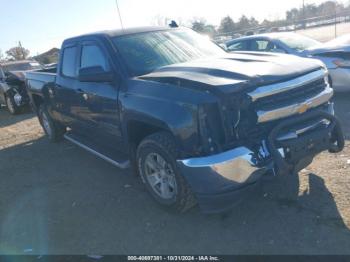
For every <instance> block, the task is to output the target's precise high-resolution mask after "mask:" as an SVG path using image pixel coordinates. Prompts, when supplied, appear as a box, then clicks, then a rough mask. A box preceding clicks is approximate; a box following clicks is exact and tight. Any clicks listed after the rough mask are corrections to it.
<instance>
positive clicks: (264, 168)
mask: <svg viewBox="0 0 350 262" xmlns="http://www.w3.org/2000/svg"><path fill="white" fill-rule="evenodd" d="M60 52H61V53H60V59H59V63H58V66H57V73H52V72H51V73H50V72H43V71H42V72H40V71H36V72H27V73H26V85H27V89H28V93H29V97H30V101H31V104H32V107H33V109H34V111H35V112H36V113H37V115H38V118H39V121H40V123H41V125H42V127H43V129H44V131H45V133H46V134H47V136H48V138H49V139H50V140H51V141H58V140H60V139H61V138H63V137H65V138H66V139H67V140H69V141H71V142H73V143H75V144H77V145H79V146H80V147H82V148H84V149H86V150H88V151H89V152H91V153H93V154H95V155H97V156H99V157H101V158H103V159H104V160H107V161H108V162H110V163H112V164H114V165H116V166H117V167H119V168H127V167H129V166H131V167H133V168H134V170H135V172H136V173H138V174H139V175H140V176H141V179H142V181H143V182H144V184H145V186H146V188H147V189H148V191H149V192H150V194H151V195H152V196H153V197H154V199H155V200H156V201H157V202H158V203H159V204H161V205H163V206H164V207H167V208H169V209H172V210H176V211H185V210H187V209H189V208H190V207H191V206H193V205H194V204H195V203H196V202H198V203H199V206H200V207H201V209H202V210H203V211H204V212H219V211H223V210H226V209H228V208H231V207H232V206H233V205H234V204H235V202H237V200H239V199H240V198H241V197H242V196H243V195H247V194H250V193H251V192H252V191H253V190H254V188H255V186H256V185H257V184H258V183H259V181H260V180H261V179H262V177H263V176H265V175H266V174H275V175H282V174H287V173H289V174H292V173H293V172H296V171H298V170H300V169H302V168H304V167H305V166H307V165H308V164H309V163H310V162H311V161H312V160H313V158H314V157H315V156H316V155H317V154H318V153H320V152H322V151H325V150H328V151H329V152H331V153H334V152H339V151H341V150H342V149H343V147H344V138H343V134H342V131H341V127H340V124H339V122H338V120H337V119H336V117H335V116H334V110H333V103H332V102H331V98H332V95H333V89H332V88H331V87H330V85H329V81H328V71H327V68H326V67H325V66H324V64H322V63H321V62H319V61H317V60H314V59H309V58H302V57H297V56H290V55H285V54H273V53H270V54H268V53H260V54H259V53H249V54H244V53H232V54H228V53H226V52H225V51H224V50H222V49H221V48H220V47H218V46H217V45H215V44H214V43H212V42H210V41H209V40H207V39H205V38H203V37H201V36H200V35H198V34H197V33H194V32H193V31H192V30H189V29H185V28H160V27H155V28H136V29H125V30H121V31H120V30H116V31H107V32H100V33H92V34H88V35H83V36H79V37H74V38H70V39H67V40H65V41H64V42H63V45H62V48H61V51H60ZM57 161H59V159H57ZM294 175H295V174H294Z"/></svg>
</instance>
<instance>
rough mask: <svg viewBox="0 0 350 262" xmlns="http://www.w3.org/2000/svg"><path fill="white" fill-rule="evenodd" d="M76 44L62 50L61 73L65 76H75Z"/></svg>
mask: <svg viewBox="0 0 350 262" xmlns="http://www.w3.org/2000/svg"><path fill="white" fill-rule="evenodd" d="M77 50H78V48H77V47H76V46H73V47H67V48H65V49H64V50H63V58H62V74H63V75H64V76H67V77H76V74H77V73H76V71H77V70H76V57H77Z"/></svg>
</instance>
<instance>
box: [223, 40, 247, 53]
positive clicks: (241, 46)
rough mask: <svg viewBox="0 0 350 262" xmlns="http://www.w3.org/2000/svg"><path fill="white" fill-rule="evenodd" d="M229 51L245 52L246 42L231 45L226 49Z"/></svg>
mask: <svg viewBox="0 0 350 262" xmlns="http://www.w3.org/2000/svg"><path fill="white" fill-rule="evenodd" d="M227 49H228V50H229V51H247V42H246V41H241V42H236V43H233V44H232V45H229V46H228V47H227Z"/></svg>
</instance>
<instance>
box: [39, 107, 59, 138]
mask: <svg viewBox="0 0 350 262" xmlns="http://www.w3.org/2000/svg"><path fill="white" fill-rule="evenodd" d="M38 117H39V122H40V124H41V126H42V128H43V129H44V132H45V134H46V135H47V137H48V138H49V140H50V141H51V142H58V141H60V140H62V138H63V135H64V133H65V132H66V128H65V127H64V126H62V125H61V124H59V123H57V122H56V121H54V120H53V119H52V118H51V116H50V114H49V113H48V111H47V109H46V106H45V105H44V104H42V105H40V107H39V110H38Z"/></svg>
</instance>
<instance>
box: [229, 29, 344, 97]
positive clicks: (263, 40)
mask: <svg viewBox="0 0 350 262" xmlns="http://www.w3.org/2000/svg"><path fill="white" fill-rule="evenodd" d="M226 47H227V50H228V51H229V52H237V51H254V52H277V53H286V54H292V55H297V56H301V57H310V58H315V59H319V60H321V61H322V62H323V63H324V64H325V65H326V66H327V68H328V71H329V81H330V83H331V85H332V86H333V88H334V90H335V91H350V35H344V36H342V37H338V38H336V39H334V40H332V41H329V42H327V43H321V42H318V41H316V40H314V39H312V38H309V37H306V36H303V35H300V34H296V33H268V34H259V35H252V36H246V37H241V38H238V39H234V40H231V41H228V42H227V43H226Z"/></svg>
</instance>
